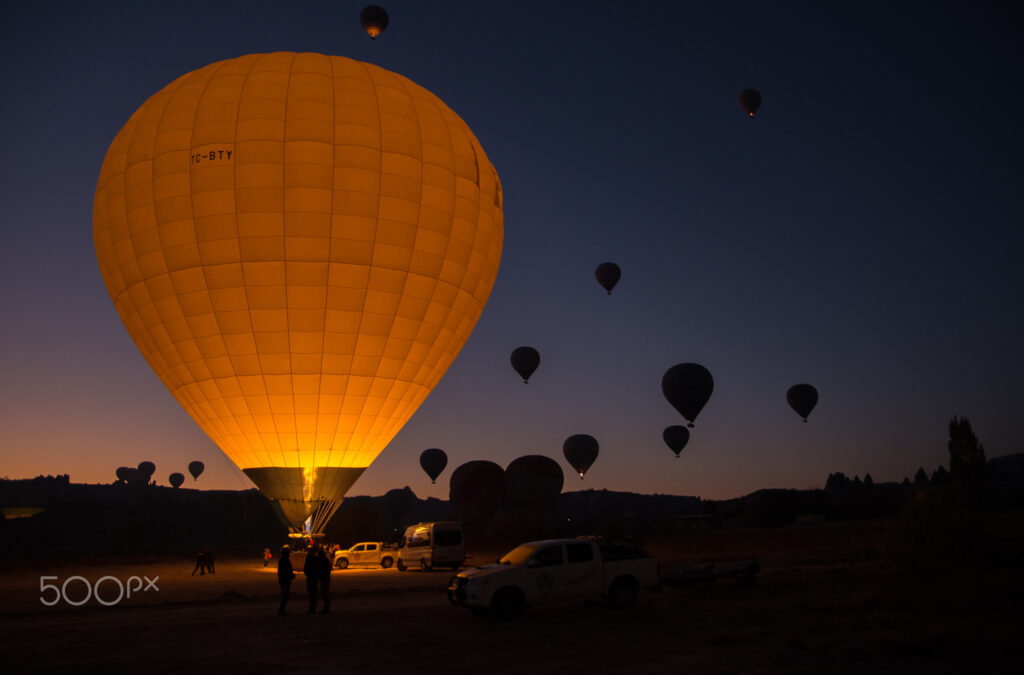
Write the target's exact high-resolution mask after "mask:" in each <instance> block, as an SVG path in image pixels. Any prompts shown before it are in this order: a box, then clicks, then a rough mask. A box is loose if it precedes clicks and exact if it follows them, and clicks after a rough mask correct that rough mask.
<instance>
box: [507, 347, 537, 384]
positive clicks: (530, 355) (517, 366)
mask: <svg viewBox="0 0 1024 675" xmlns="http://www.w3.org/2000/svg"><path fill="white" fill-rule="evenodd" d="M509 360H510V361H511V362H512V368H513V369H514V370H515V371H516V372H517V373H519V377H521V378H523V382H524V383H526V382H527V381H528V380H529V379H530V376H531V375H533V373H534V371H536V370H537V366H539V365H540V352H538V351H537V350H536V349H534V348H533V347H516V348H515V349H513V350H512V355H511V356H510V357H509Z"/></svg>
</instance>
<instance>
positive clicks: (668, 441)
mask: <svg viewBox="0 0 1024 675" xmlns="http://www.w3.org/2000/svg"><path fill="white" fill-rule="evenodd" d="M661 437H662V438H664V439H665V445H667V446H668V448H669V450H671V451H672V452H674V453H676V458H677V459H678V458H679V453H680V452H682V451H683V448H685V447H686V443H687V441H689V440H690V430H689V429H687V428H686V427H684V426H681V425H679V424H673V425H672V426H670V427H665V431H663V432H661Z"/></svg>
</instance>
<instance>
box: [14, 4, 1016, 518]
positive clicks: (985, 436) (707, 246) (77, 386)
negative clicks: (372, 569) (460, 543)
mask: <svg viewBox="0 0 1024 675" xmlns="http://www.w3.org/2000/svg"><path fill="white" fill-rule="evenodd" d="M363 4H364V3H361V2H360V3H353V2H336V1H335V2H304V1H293V2H265V1H250V2H211V1H210V0H206V1H203V2H182V1H179V2H173V3H171V2H159V1H155V2H145V3H138V2H88V3H86V2H70V1H69V2H45V1H39V2H24V3H7V4H6V5H5V17H4V21H3V22H2V23H0V84H2V91H3V94H2V96H0V134H2V135H3V139H2V140H3V143H2V147H3V161H2V162H0V237H2V238H0V317H2V318H0V321H2V323H0V325H2V330H0V476H6V477H9V478H27V477H32V476H36V475H38V474H58V473H68V474H70V476H71V480H72V481H74V482H91V483H98V482H110V481H112V480H113V479H114V470H115V468H116V467H118V466H122V465H127V466H136V465H137V464H138V463H139V462H140V461H142V460H150V461H152V462H154V463H155V464H156V465H157V472H156V474H155V478H156V480H157V481H158V482H159V483H161V484H164V485H166V484H167V475H168V474H169V473H170V472H172V471H182V472H184V471H185V467H186V465H187V464H188V462H189V461H191V460H195V459H198V460H202V461H203V462H205V463H206V467H207V469H206V473H205V474H204V475H203V476H202V477H201V478H200V480H199V482H196V483H193V482H192V480H191V478H189V479H188V481H187V482H186V487H200V488H228V489H242V488H248V487H251V486H252V484H251V483H250V482H249V480H248V479H247V478H246V477H245V476H244V475H243V474H242V473H241V471H240V470H239V469H237V468H236V467H234V465H233V464H232V463H231V462H230V461H229V460H228V459H227V458H226V457H224V455H222V454H221V452H220V451H219V450H218V449H217V447H216V446H215V445H214V443H213V442H212V441H210V440H209V439H208V438H207V437H206V435H205V434H204V433H203V432H202V431H201V430H200V429H199V427H198V426H197V425H196V424H195V423H194V422H193V421H192V420H191V418H190V417H189V416H188V415H187V414H186V413H185V412H184V410H182V408H181V407H180V406H179V405H178V403H177V402H176V401H175V399H174V398H173V397H172V396H171V394H170V393H169V392H168V391H167V390H166V389H165V388H164V386H163V385H162V384H161V383H160V381H159V380H158V379H157V377H156V376H155V375H154V374H153V372H152V370H151V369H150V367H149V366H148V364H147V363H146V361H145V360H144V359H143V357H142V356H141V354H140V353H139V351H138V349H137V348H136V347H135V345H134V343H133V342H132V340H131V338H130V337H129V335H128V333H127V331H126V330H125V328H124V326H123V324H122V323H121V320H120V318H119V317H118V315H117V312H116V311H115V308H114V306H113V304H112V302H111V300H110V297H109V296H108V294H107V291H106V289H105V287H104V284H103V280H102V278H101V276H100V271H99V267H98V265H97V260H96V253H95V249H94V245H93V237H92V204H93V196H94V191H95V189H96V182H97V178H98V175H99V171H100V165H101V163H102V161H103V157H104V154H105V152H106V151H107V148H108V146H109V144H110V142H111V140H112V139H113V138H114V136H115V134H116V133H117V132H118V130H119V129H120V128H121V126H122V125H123V124H124V123H125V122H126V121H127V120H128V118H129V116H130V115H131V114H132V113H133V112H134V111H135V110H136V109H137V108H138V107H139V106H140V105H141V104H142V103H143V102H144V101H145V100H146V99H147V98H148V97H149V96H151V95H152V94H154V93H155V92H157V91H158V90H159V89H161V88H162V87H163V86H164V85H166V84H167V83H169V82H171V81H172V80H174V79H175V78H176V77H178V76H180V75H182V74H185V73H187V72H190V71H192V70H195V69H197V68H200V67H202V66H205V65H207V64H209V63H211V62H214V61H218V60H221V59H227V58H232V57H235V56H239V55H243V54H249V53H264V52H272V51H282V50H286V51H299V52H301V51H312V52H321V53H325V54H333V55H342V56H347V57H350V58H353V59H357V60H360V61H366V62H370V63H373V64H376V65H378V66H381V67H383V68H386V69H388V70H392V71H395V72H397V73H400V74H402V75H404V76H406V77H408V78H409V79H411V80H413V81H414V82H416V83H418V84H420V85H422V86H424V87H426V88H427V89H429V90H430V91H432V92H433V93H434V94H436V95H437V96H438V97H440V98H441V99H442V100H443V101H445V102H446V103H447V104H448V105H449V106H450V107H451V108H452V109H453V110H454V111H455V112H456V113H458V115H459V116H461V117H462V119H464V120H465V121H466V123H467V124H468V125H469V127H470V128H471V129H472V130H473V131H474V133H475V134H476V136H477V138H478V139H479V141H480V143H481V145H482V146H483V148H484V150H485V151H486V153H487V155H488V157H489V159H490V160H491V162H492V163H493V164H494V167H495V168H496V170H497V171H498V174H499V175H500V177H501V183H502V188H503V193H504V208H505V240H504V251H503V255H502V261H501V267H500V271H499V273H498V278H497V282H496V283H495V286H494V290H493V293H492V295H491V298H490V300H489V302H488V304H487V306H486V308H485V309H484V312H483V315H482V317H481V319H480V321H479V323H478V324H477V326H476V329H475V331H474V332H473V334H472V336H471V337H470V338H469V341H468V342H467V343H466V345H465V347H464V348H463V350H462V352H461V354H460V355H459V356H458V358H457V359H456V360H455V362H454V364H453V365H452V367H451V368H450V369H449V371H448V374H447V375H446V376H445V377H444V378H443V379H442V380H441V382H440V384H439V385H438V386H437V387H436V388H435V389H434V391H433V393H432V394H431V395H430V396H429V397H428V398H427V400H426V402H425V403H424V404H423V405H422V406H421V407H420V409H419V411H418V412H417V413H416V414H415V415H414V416H413V417H412V418H411V419H410V421H409V422H408V423H407V424H406V425H405V427H404V428H403V430H402V431H400V432H399V434H398V435H397V436H396V437H395V439H394V440H393V441H392V442H391V444H390V445H389V446H388V447H387V448H386V449H385V450H384V451H383V453H381V455H380V456H379V457H378V459H377V461H376V462H375V463H374V464H373V465H371V467H370V468H369V469H368V470H367V471H366V472H365V474H363V476H362V477H361V478H360V479H359V481H358V482H357V483H356V484H355V486H354V487H353V488H352V490H351V491H350V492H349V495H363V494H369V495H378V494H383V493H384V492H386V491H387V490H389V489H392V488H396V487H403V486H406V485H408V486H409V487H411V488H412V489H413V491H414V492H415V493H416V494H417V495H418V496H420V497H430V496H432V497H439V498H447V495H448V477H449V476H450V474H451V470H452V469H454V468H455V467H456V466H458V465H459V464H461V463H463V462H466V461H469V460H474V459H488V460H492V461H494V462H497V463H498V464H500V465H501V466H503V467H504V466H507V465H508V463H509V462H510V461H512V460H513V459H515V458H516V457H518V456H520V455H524V454H543V455H547V456H549V457H552V458H554V459H556V460H558V461H559V463H560V464H561V465H562V467H563V469H564V470H565V472H566V483H565V489H566V490H575V489H581V488H595V489H609V490H626V491H634V492H646V493H654V492H660V493H671V494H682V495H695V496H701V497H704V498H730V497H736V496H740V495H743V494H745V493H748V492H751V491H753V490H756V489H758V488H808V487H822V486H824V483H825V479H826V477H827V476H828V474H829V473H830V472H834V471H842V472H844V473H846V474H847V475H850V476H853V475H860V476H862V477H863V475H864V474H865V473H870V474H871V475H872V477H873V478H874V480H875V481H876V482H878V481H887V480H896V481H899V480H902V479H903V477H904V476H912V475H913V473H914V472H915V471H916V470H917V468H918V467H919V466H924V467H925V468H926V470H928V471H929V472H931V471H932V470H933V469H934V468H935V467H937V466H938V465H940V464H946V465H948V453H947V450H946V440H947V435H948V433H947V425H948V422H949V420H950V418H951V417H952V416H953V415H965V416H967V417H969V418H970V420H971V422H972V424H973V427H974V430H975V432H976V433H977V435H978V436H979V438H980V440H981V442H982V443H983V444H984V446H985V450H986V454H987V455H988V456H989V457H993V456H999V455H1005V454H1009V453H1014V452H1024V431H1022V427H1021V425H1019V424H1018V421H1019V420H1018V419H1017V418H1018V416H1019V415H1020V411H1021V410H1024V387H1022V386H1021V382H1024V356H1022V353H1021V349H1022V345H1024V309H1022V303H1021V301H1020V298H1019V296H1020V292H1021V290H1022V289H1024V263H1022V261H1021V256H1022V252H1024V208H1022V199H1021V197H1022V193H1024V190H1022V187H1021V186H1022V180H1021V175H1020V168H1019V165H1020V161H1021V157H1024V134H1022V132H1021V125H1020V121H1021V116H1022V111H1024V88H1021V86H1020V80H1021V72H1022V65H1024V63H1022V61H1024V59H1022V58H1021V47H1020V44H1021V40H1020V36H1021V34H1022V32H1021V29H1022V25H1021V15H1020V13H1019V11H1014V9H1013V7H1012V3H1005V2H1004V3H997V2H992V3H980V2H971V3H966V2H964V3H941V2H919V3H916V2H915V3H882V2H877V3H876V2H857V3H820V2H801V3H797V2H781V3H774V2H763V1H762V2H715V3H683V2H660V3H656V2H650V3H625V2H614V3H613V2H561V3H550V2H545V3H541V2H524V1H520V2H512V3H501V4H500V5H499V4H497V3H489V2H429V1H423V0H417V1H414V2H413V1H410V2H388V3H387V4H386V5H384V6H385V7H386V9H387V10H388V12H389V14H390V19H391V22H390V25H389V27H388V28H387V30H386V31H385V32H384V33H383V34H382V35H381V36H380V37H379V38H378V39H376V40H370V39H369V38H368V37H367V36H366V34H365V33H364V32H363V31H362V29H361V28H360V26H359V22H358V15H359V10H360V9H361V8H362V7H363ZM745 88H756V89H758V90H760V91H761V93H762V94H763V97H764V102H763V104H762V106H761V109H760V111H759V112H758V114H757V117H756V118H755V119H753V120H751V119H749V118H747V117H746V115H745V114H744V113H743V112H742V111H741V110H740V109H739V107H738V106H737V103H736V97H737V95H738V94H739V92H740V91H741V90H743V89H745ZM606 260H608V261H614V262H616V263H618V264H619V266H620V267H621V268H622V280H621V281H620V282H619V285H618V286H617V287H616V288H615V290H614V292H613V294H612V295H611V296H608V295H606V294H605V292H604V290H602V289H601V288H600V287H599V286H598V284H597V282H596V281H595V279H594V268H595V267H596V266H597V265H598V264H599V263H601V262H604V261H606ZM520 345H531V346H533V347H535V348H536V349H537V350H538V351H539V352H540V354H541V365H540V368H539V369H538V371H537V372H536V373H535V374H534V375H533V377H532V378H531V379H530V383H529V384H527V385H524V384H523V383H522V380H521V379H520V378H519V377H518V376H517V375H516V374H515V373H514V372H513V370H512V368H511V366H510V365H509V353H510V352H511V351H512V350H513V349H514V348H515V347H518V346H520ZM689 361H692V362H697V363H700V364H703V365H704V366H706V367H707V368H708V369H709V370H710V371H711V373H712V374H713V376H714V378H715V391H714V394H713V395H712V397H711V400H710V402H709V403H708V404H707V406H706V407H705V408H704V411H703V412H702V413H701V414H700V416H699V418H698V420H697V424H696V428H695V429H693V430H692V435H691V439H690V442H689V445H688V446H687V447H686V449H685V450H683V452H682V454H681V456H680V458H679V459H675V458H674V457H673V454H672V452H671V451H670V450H669V449H668V448H667V447H666V446H665V444H664V442H663V441H662V437H661V433H662V429H664V427H666V426H668V425H671V424H680V423H683V420H682V418H681V417H680V415H679V414H678V413H677V412H676V411H675V409H673V408H672V407H671V406H670V405H669V404H668V402H667V401H665V399H664V397H663V396H662V393H661V384H660V383H661V376H662V374H663V373H664V372H665V370H666V369H667V368H669V367H670V366H672V365H673V364H676V363H681V362H689ZM800 382H809V383H812V384H814V385H815V386H816V387H817V388H818V390H819V392H820V396H821V398H820V402H819V404H818V407H817V409H815V410H814V412H813V413H812V415H811V416H810V421H809V423H807V424H803V423H801V421H800V418H799V417H798V416H797V415H796V414H795V413H794V412H793V411H792V410H790V409H789V407H788V406H787V404H786V400H785V393H786V390H787V388H788V387H789V386H791V385H793V384H796V383H800ZM577 433H586V434H590V435H592V436H594V437H595V438H597V440H598V441H599V443H600V455H599V457H598V459H597V461H596V462H595V464H594V466H593V467H592V468H591V469H590V471H589V472H588V473H587V475H586V478H585V480H583V481H580V480H579V478H578V477H576V476H575V475H574V474H573V473H572V470H571V468H570V467H569V465H568V464H567V463H566V462H565V460H564V458H563V456H562V442H563V441H564V440H565V438H566V437H568V436H570V435H572V434H577ZM430 447H438V448H442V449H444V450H445V451H446V452H447V453H448V456H449V465H448V469H447V470H446V471H445V473H443V474H442V476H441V478H440V479H439V480H438V483H437V485H431V484H430V481H429V479H428V478H427V477H426V475H425V474H424V473H423V472H422V470H421V469H420V467H419V464H418V457H419V454H420V452H421V451H422V450H424V449H425V448H430Z"/></svg>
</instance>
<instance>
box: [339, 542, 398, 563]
mask: <svg viewBox="0 0 1024 675" xmlns="http://www.w3.org/2000/svg"><path fill="white" fill-rule="evenodd" d="M397 557H398V547H397V546H395V545H394V544H385V543H384V542H380V541H363V542H360V543H358V544H356V545H355V546H353V547H352V548H346V549H343V550H341V551H335V552H334V566H335V567H337V568H338V569H339V570H343V569H345V568H346V567H348V566H349V565H373V566H374V567H376V566H377V565H380V566H381V567H383V568H384V569H387V568H389V567H391V566H392V565H394V564H395V558H397Z"/></svg>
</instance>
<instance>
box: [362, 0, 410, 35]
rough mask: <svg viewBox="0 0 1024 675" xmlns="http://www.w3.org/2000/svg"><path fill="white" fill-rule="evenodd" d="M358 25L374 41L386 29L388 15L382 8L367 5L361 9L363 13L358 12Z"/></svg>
mask: <svg viewBox="0 0 1024 675" xmlns="http://www.w3.org/2000/svg"><path fill="white" fill-rule="evenodd" d="M359 23H360V24H361V25H362V26H363V30H365V31H366V34H367V35H369V36H370V38H371V39H373V40H376V39H377V36H378V35H380V34H381V33H382V32H383V31H384V29H385V28H387V27H388V13H387V12H386V11H384V8H383V7H378V6H377V5H367V6H366V7H363V11H361V12H359ZM399 32H401V31H399Z"/></svg>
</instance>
